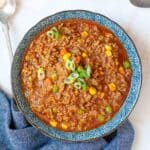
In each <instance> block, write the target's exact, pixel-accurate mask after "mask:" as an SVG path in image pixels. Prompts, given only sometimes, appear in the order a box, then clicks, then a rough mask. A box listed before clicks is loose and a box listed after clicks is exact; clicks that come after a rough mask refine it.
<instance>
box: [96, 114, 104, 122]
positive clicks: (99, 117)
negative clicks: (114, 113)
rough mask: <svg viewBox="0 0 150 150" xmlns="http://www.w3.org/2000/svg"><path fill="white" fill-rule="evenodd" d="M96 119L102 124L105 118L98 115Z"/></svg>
mask: <svg viewBox="0 0 150 150" xmlns="http://www.w3.org/2000/svg"><path fill="white" fill-rule="evenodd" d="M97 119H98V120H99V121H100V122H104V121H105V116H104V115H101V114H99V115H98V118H97Z"/></svg>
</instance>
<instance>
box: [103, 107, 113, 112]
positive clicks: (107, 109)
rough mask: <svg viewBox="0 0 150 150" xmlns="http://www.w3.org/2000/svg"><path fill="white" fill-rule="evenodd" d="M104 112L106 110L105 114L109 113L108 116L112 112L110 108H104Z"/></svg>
mask: <svg viewBox="0 0 150 150" xmlns="http://www.w3.org/2000/svg"><path fill="white" fill-rule="evenodd" d="M105 110H106V112H107V113H109V114H111V113H112V112H113V110H112V107H111V106H107V107H106V108H105Z"/></svg>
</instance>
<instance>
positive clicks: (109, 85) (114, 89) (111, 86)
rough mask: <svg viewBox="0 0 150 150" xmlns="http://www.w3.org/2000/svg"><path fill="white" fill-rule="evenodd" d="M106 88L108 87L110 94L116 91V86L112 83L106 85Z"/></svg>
mask: <svg viewBox="0 0 150 150" xmlns="http://www.w3.org/2000/svg"><path fill="white" fill-rule="evenodd" d="M108 87H109V89H110V91H112V92H114V91H116V85H115V84H114V83H110V84H108Z"/></svg>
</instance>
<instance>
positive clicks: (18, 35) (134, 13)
mask: <svg viewBox="0 0 150 150" xmlns="http://www.w3.org/2000/svg"><path fill="white" fill-rule="evenodd" d="M68 9H86V10H91V11H95V12H99V13H101V14H104V15H106V16H108V17H109V18H111V19H113V20H114V21H116V22H118V23H119V24H120V25H121V26H122V27H123V28H124V29H125V30H126V32H127V33H128V34H129V36H130V37H131V38H132V39H133V41H134V42H135V45H136V47H137V49H138V52H139V54H140V57H141V61H142V66H143V85H142V89H141V93H140V97H139V101H138V103H137V105H136V107H135V109H134V110H133V112H132V114H131V115H130V117H129V118H130V120H131V122H132V124H133V126H134V128H135V140H134V143H133V147H132V149H133V150H149V149H150V141H149V137H150V99H149V98H150V88H149V86H150V69H149V68H150V8H148V9H142V8H137V7H134V6H133V5H131V3H130V2H129V0H105V1H103V0H94V1H93V0H38V1H37V0H17V11H16V14H15V15H14V17H13V18H11V20H10V22H9V23H10V34H11V40H12V46H13V51H14V52H15V49H16V47H17V45H18V43H19V42H20V40H21V39H22V37H23V35H24V34H25V33H26V32H27V30H28V29H29V28H31V27H32V26H33V25H34V24H35V23H37V22H38V21H39V20H40V19H42V18H44V17H46V16H48V15H51V14H53V13H55V12H58V11H62V10H68ZM0 86H1V87H3V89H5V90H6V91H7V92H8V93H10V94H12V92H11V84H10V62H9V57H8V52H7V48H6V44H5V40H4V35H3V34H2V30H1V28H0Z"/></svg>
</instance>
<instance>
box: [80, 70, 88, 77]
mask: <svg viewBox="0 0 150 150" xmlns="http://www.w3.org/2000/svg"><path fill="white" fill-rule="evenodd" d="M79 76H80V78H88V75H87V73H86V71H85V70H84V69H82V70H81V72H80V73H79Z"/></svg>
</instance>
